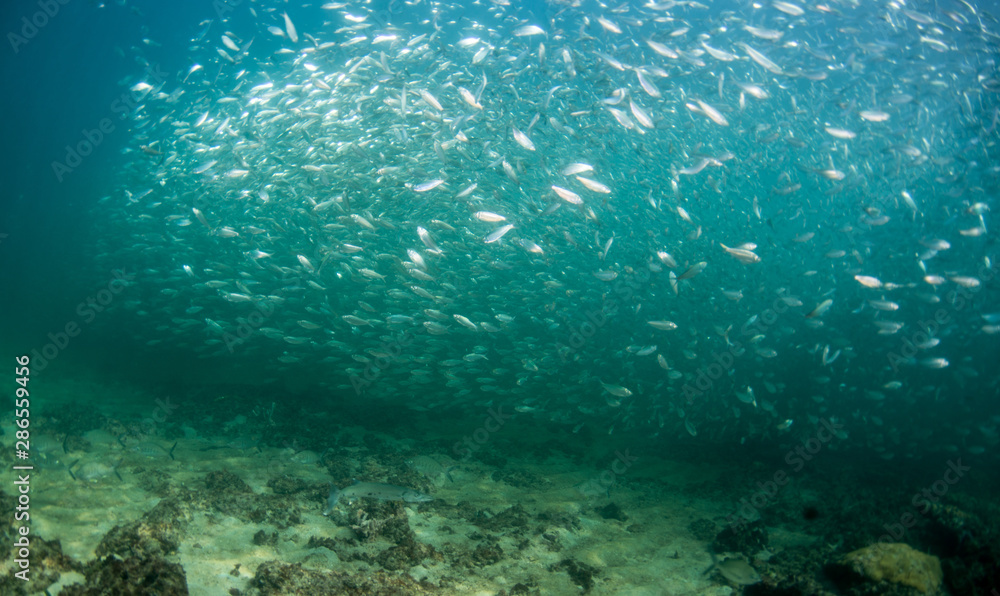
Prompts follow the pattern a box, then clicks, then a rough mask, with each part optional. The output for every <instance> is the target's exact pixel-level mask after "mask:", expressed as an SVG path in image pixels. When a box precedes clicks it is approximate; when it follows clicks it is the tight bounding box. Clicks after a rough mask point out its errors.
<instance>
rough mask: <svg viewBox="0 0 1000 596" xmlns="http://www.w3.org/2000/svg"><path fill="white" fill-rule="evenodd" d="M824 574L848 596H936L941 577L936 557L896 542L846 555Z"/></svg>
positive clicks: (876, 545) (875, 545)
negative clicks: (906, 595)
mask: <svg viewBox="0 0 1000 596" xmlns="http://www.w3.org/2000/svg"><path fill="white" fill-rule="evenodd" d="M826 572H827V575H829V576H830V578H831V579H833V581H834V582H835V583H837V585H838V586H839V587H840V588H841V589H842V590H845V591H847V592H848V593H849V594H868V593H879V594H885V593H892V594H914V595H916V594H938V593H940V590H941V580H942V575H943V574H942V572H941V561H939V560H938V558H937V557H935V556H932V555H928V554H924V553H922V552H920V551H918V550H914V549H913V548H910V546H909V545H907V544H902V543H898V542H896V543H878V544H873V545H872V546H867V547H865V548H862V549H858V550H856V551H853V552H850V553H847V554H846V555H844V556H843V557H841V559H840V560H839V561H838V562H836V563H834V564H832V565H828V566H827V569H826ZM872 584H878V585H877V586H876V585H872ZM873 589H874V591H873Z"/></svg>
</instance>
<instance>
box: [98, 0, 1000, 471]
mask: <svg viewBox="0 0 1000 596" xmlns="http://www.w3.org/2000/svg"><path fill="white" fill-rule="evenodd" d="M276 4H277V3H275V6H268V5H267V3H233V4H232V6H231V7H230V6H228V5H223V6H225V7H226V8H227V9H228V12H227V11H225V10H224V11H220V12H219V14H218V16H217V18H214V19H212V20H209V21H205V22H202V23H200V24H197V23H192V25H191V30H190V32H189V35H190V37H191V43H190V44H189V48H190V49H189V51H190V55H189V56H187V59H188V61H189V63H190V67H189V68H188V69H186V70H183V71H181V72H176V73H172V76H170V77H168V78H167V80H165V81H159V82H152V81H146V80H145V79H144V78H142V74H140V73H139V72H138V70H137V74H136V78H135V79H134V80H131V81H129V82H128V83H127V84H128V86H129V87H130V89H131V90H132V92H133V95H134V96H135V97H137V98H138V100H139V106H138V108H137V109H136V110H135V111H134V113H133V115H132V117H131V118H132V122H131V135H132V146H133V150H131V151H129V152H127V153H126V154H125V155H124V157H123V165H122V167H121V170H120V172H119V173H118V178H117V180H118V185H117V186H116V187H115V188H114V189H113V191H112V192H110V193H107V195H108V196H107V197H105V198H104V199H103V200H102V201H101V202H100V204H99V207H98V208H99V209H100V210H101V218H102V221H104V222H105V225H106V230H107V233H106V234H105V235H104V240H102V243H101V246H100V247H99V249H98V250H99V257H100V260H101V262H102V263H105V264H106V265H107V267H122V266H123V265H128V266H132V267H134V268H135V269H136V271H137V274H136V277H135V281H134V282H133V287H132V293H131V294H129V295H128V296H127V298H126V299H125V300H123V301H122V302H120V303H116V304H115V305H114V308H119V309H122V308H123V309H125V310H126V311H127V316H129V317H133V320H134V324H131V325H129V326H128V329H129V331H128V332H129V333H132V334H133V335H134V336H135V337H137V338H140V339H142V340H143V341H145V342H147V343H149V344H150V347H151V349H154V348H156V347H159V346H167V347H171V348H174V349H182V350H187V351H190V353H191V354H193V355H195V356H197V357H199V358H208V359H216V360H217V361H218V366H220V367H225V366H226V365H227V362H232V360H231V359H234V358H235V359H241V360H242V361H250V362H253V363H254V366H255V367H257V368H258V369H259V370H261V371H264V372H265V373H266V374H269V375H271V376H273V377H281V376H286V375H296V374H300V373H302V372H303V371H308V374H309V375H310V378H319V379H321V382H320V384H319V386H318V387H316V391H317V392H318V393H319V394H321V395H323V396H329V398H331V399H364V400H372V401H373V403H380V404H404V405H405V406H406V407H408V408H412V409H415V410H419V411H434V410H435V409H439V408H461V409H465V410H467V411H468V412H470V413H477V412H485V411H486V410H487V408H491V407H492V408H495V407H501V408H503V409H505V411H507V412H510V413H511V414H515V413H516V415H518V416H536V417H540V418H542V419H544V420H547V421H551V422H554V423H557V424H563V425H565V426H566V428H567V429H571V430H573V431H574V432H578V431H580V430H581V429H582V428H585V427H586V428H588V429H590V430H591V431H597V432H601V433H613V432H619V431H626V430H632V431H634V432H639V433H644V434H645V435H646V436H663V437H669V438H671V439H676V438H683V439H684V440H690V439H691V438H694V437H697V438H698V439H697V440H706V438H707V439H708V440H728V441H747V440H760V439H767V438H774V437H780V436H782V435H783V434H784V433H802V434H803V436H806V435H808V434H809V433H811V432H814V430H815V429H816V428H817V427H818V426H819V425H820V424H821V421H823V420H826V421H833V422H835V423H836V424H837V425H838V426H837V428H840V429H842V430H839V431H838V432H839V433H840V434H839V435H838V437H839V438H841V439H849V441H850V444H852V445H860V446H864V447H865V448H868V449H872V450H874V451H876V452H878V453H879V454H880V455H881V456H882V457H885V458H892V457H897V456H905V455H906V454H908V453H912V452H913V451H915V450H919V449H928V448H931V449H940V450H943V451H951V452H961V453H971V454H982V453H984V452H986V451H989V450H991V449H993V448H994V447H996V446H997V444H998V443H1000V434H998V424H1000V414H998V410H997V403H1000V402H998V400H997V395H998V393H1000V373H998V369H997V367H996V363H997V362H1000V285H998V281H997V274H998V273H1000V271H998V264H997V263H998V259H1000V254H998V244H997V235H996V225H995V223H994V222H992V221H991V220H992V216H993V214H994V213H995V212H996V211H997V209H998V208H1000V205H998V204H997V196H998V188H1000V184H998V182H1000V151H998V143H997V141H998V138H1000V129H998V124H1000V102H998V92H1000V69H998V65H997V61H996V52H995V48H996V47H997V44H998V43H1000V37H998V35H1000V24H998V22H997V21H996V19H995V17H994V16H992V15H989V14H987V13H986V12H984V11H982V10H980V9H979V8H977V7H976V6H975V5H974V4H972V3H971V2H967V1H966V0H955V1H949V2H944V3H934V4H932V3H927V2H902V1H898V0H893V1H881V0H880V1H876V2H861V3H858V2H848V1H838V0H829V1H825V2H819V3H804V2H803V3H793V2H770V1H767V0H764V1H763V2H760V3H754V4H747V3H739V4H731V5H730V4H718V3H713V2H708V1H707V0H706V1H705V2H704V3H703V2H697V1H691V2H681V1H672V0H664V1H657V0H649V1H646V2H639V1H633V2H623V3H617V4H614V5H604V4H599V3H592V2H575V1H565V2H551V3H549V4H548V5H546V6H545V9H544V11H543V13H539V12H537V11H535V12H532V11H530V10H529V9H527V8H520V7H519V5H518V3H516V2H507V1H505V0H493V1H491V2H484V3H477V4H475V8H476V9H477V11H476V12H475V13H473V11H472V10H471V9H469V10H467V9H466V7H463V6H462V5H461V4H459V3H453V2H452V3H449V2H438V1H431V2H427V1H425V2H405V3H392V5H391V6H396V7H397V10H395V11H394V12H384V11H383V12H377V11H376V10H374V9H373V8H371V7H370V5H368V4H367V3H362V2H354V1H345V2H331V3H328V4H324V5H322V6H313V7H311V8H309V7H303V8H299V9H296V8H295V7H292V6H290V5H289V6H287V7H286V6H285V5H282V7H278V6H277V5H276ZM237 17H238V18H237ZM139 59H140V61H142V57H141V56H139ZM945 404H947V407H944V405H945ZM942 411H943V412H946V413H945V414H942V413H941V412H942ZM901 421H905V424H903V422H901Z"/></svg>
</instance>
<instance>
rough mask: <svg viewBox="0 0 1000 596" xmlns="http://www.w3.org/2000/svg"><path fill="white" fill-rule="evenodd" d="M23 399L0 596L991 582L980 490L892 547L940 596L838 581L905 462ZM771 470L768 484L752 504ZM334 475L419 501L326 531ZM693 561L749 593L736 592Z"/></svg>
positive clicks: (60, 392) (370, 416)
mask: <svg viewBox="0 0 1000 596" xmlns="http://www.w3.org/2000/svg"><path fill="white" fill-rule="evenodd" d="M35 390H36V391H38V392H40V391H43V390H44V392H45V394H46V395H47V397H46V407H44V408H41V409H42V411H41V412H39V415H38V417H37V418H35V419H33V422H32V432H33V437H34V440H35V445H37V449H36V451H35V453H34V454H33V463H34V464H35V467H36V470H35V471H34V472H33V473H32V484H31V493H30V494H31V510H30V512H31V521H30V524H31V532H32V534H31V538H32V558H31V578H32V581H30V582H27V583H26V582H22V581H21V580H18V579H15V578H14V577H13V576H12V575H11V574H12V573H13V571H14V570H15V569H14V567H13V564H12V563H11V560H10V559H11V555H10V553H5V559H6V561H5V563H4V568H3V570H2V574H3V576H4V577H3V579H2V581H0V593H3V594H50V595H52V596H55V595H56V594H66V595H74V594H100V593H115V594H126V593H132V594H183V593H190V594H233V595H236V594H242V595H263V594H352V595H353V594H359V595H360V594H443V595H448V594H470V595H483V596H486V595H489V596H496V595H516V594H539V595H548V594H556V595H561V594H567V595H569V594H622V595H630V596H646V595H678V596H681V595H695V594H698V595H726V594H739V593H745V594H862V593H892V594H937V593H940V594H948V593H953V594H959V593H979V592H977V590H979V589H980V588H981V587H982V586H988V585H989V582H991V581H996V577H997V575H996V574H997V573H998V572H997V570H996V569H997V568H996V565H995V559H992V558H991V557H994V556H995V555H996V553H998V552H1000V549H997V543H998V541H997V531H996V529H995V527H993V526H991V525H989V524H987V523H985V522H983V521H981V520H984V519H995V515H996V513H997V511H996V510H997V505H995V504H994V503H992V502H991V501H990V499H989V496H988V490H989V489H990V487H989V486H986V485H984V482H995V481H996V480H995V479H993V478H990V479H988V480H985V479H984V478H983V476H986V475H985V474H980V475H979V476H978V479H977V477H976V476H974V475H971V474H970V475H969V477H968V478H966V479H965V480H964V484H962V485H960V486H959V487H957V488H955V489H954V490H952V491H951V492H949V493H948V494H947V495H945V496H944V497H943V498H941V499H940V501H939V503H936V504H934V508H933V510H932V511H930V512H929V513H927V514H925V515H920V516H918V523H917V525H915V526H914V527H913V528H910V529H907V530H905V535H902V536H901V537H899V538H898V539H896V538H893V540H892V541H893V542H903V543H908V544H910V545H911V546H913V547H914V549H916V550H915V551H914V552H917V551H921V552H924V553H928V552H929V553H931V554H933V555H936V556H937V557H939V558H940V560H941V561H942V564H943V569H944V572H943V573H944V581H943V583H940V585H936V586H935V587H933V589H931V590H930V591H923V590H922V589H917V588H915V587H914V585H915V584H907V583H906V582H905V581H903V582H902V583H899V582H900V581H902V580H898V578H897V580H895V581H897V583H892V578H889V580H886V579H885V578H883V579H882V580H881V584H879V583H875V584H872V583H871V581H872V580H871V579H869V580H866V581H867V583H863V582H862V583H858V582H857V581H855V582H853V583H852V581H851V580H850V579H845V573H841V574H838V573H837V569H838V565H840V566H841V567H843V565H844V563H843V557H844V556H845V555H846V553H848V552H850V551H855V550H857V549H861V548H864V547H866V546H870V545H872V544H876V543H877V542H878V541H879V536H880V535H881V534H884V533H885V531H886V530H885V529H884V528H885V527H886V525H889V526H891V525H892V524H893V523H894V522H896V521H897V520H898V519H899V518H900V515H901V514H902V513H905V512H906V511H909V506H910V501H911V496H912V494H913V493H914V492H915V490H919V484H918V485H914V484H912V479H909V478H907V477H906V474H907V473H906V467H907V464H906V463H905V462H894V463H892V464H891V465H890V464H887V462H884V461H881V460H878V461H875V462H869V463H868V464H866V465H867V466H868V467H859V466H858V465H857V460H855V466H854V468H848V467H845V466H844V465H843V455H842V454H841V453H840V452H838V451H837V450H835V449H833V448H829V449H827V450H826V451H825V452H820V453H817V454H816V456H815V457H814V458H813V459H811V460H810V461H809V462H808V463H807V464H806V465H805V466H804V467H803V468H802V469H801V470H799V471H795V470H793V469H791V468H789V466H788V465H787V463H786V462H783V461H782V460H783V459H784V456H785V454H786V451H782V450H780V449H779V448H777V447H774V446H770V447H769V448H766V449H765V448H759V449H757V452H756V453H755V454H753V455H749V452H750V451H751V449H750V448H747V449H745V450H742V451H741V449H739V448H734V447H733V446H727V447H725V448H720V447H719V446H712V445H711V444H710V443H709V442H708V441H702V442H698V441H696V440H694V439H692V440H690V441H677V440H662V439H660V440H656V439H651V440H648V441H643V442H639V441H636V439H635V436H634V435H633V436H631V438H627V437H624V436H623V437H622V438H621V439H618V440H615V438H614V436H611V437H609V436H607V435H606V433H602V434H591V432H590V430H589V429H586V428H584V429H582V430H581V431H579V432H577V433H573V432H572V427H570V426H566V425H558V424H553V423H549V422H545V421H542V420H540V419H539V418H538V417H536V416H533V415H531V414H516V415H513V416H511V417H510V418H508V419H504V422H503V424H502V425H500V424H494V425H489V424H484V421H485V420H487V419H488V418H489V416H490V413H489V412H488V410H487V409H484V411H483V416H481V417H479V419H478V420H475V419H472V420H470V419H468V418H467V417H465V416H464V415H463V417H462V418H457V417H456V418H454V419H450V415H449V414H448V413H447V412H445V413H440V412H430V411H427V412H419V411H412V410H408V409H405V408H397V409H395V410H393V409H388V408H389V407H388V406H385V408H387V409H382V410H380V409H379V408H380V406H379V405H378V404H372V403H368V404H362V405H358V406H355V407H343V406H341V407H336V408H332V407H324V405H325V404H324V402H323V401H322V400H315V399H309V397H308V396H305V395H299V396H294V395H281V396H278V395H275V394H274V393H273V392H269V391H264V390H260V391H257V392H256V393H254V394H247V392H246V391H245V390H243V392H242V393H241V392H240V391H241V390H240V388H238V387H211V388H205V389H200V390H198V391H197V392H195V393H191V392H188V393H183V392H176V391H175V392H170V391H165V390H162V389H161V390H157V391H156V392H155V393H147V391H148V389H145V388H137V387H133V386H126V385H113V384H112V385H109V384H102V383H101V382H100V381H97V380H79V379H75V380H68V379H61V380H53V381H46V380H42V381H36V387H35ZM158 400H159V401H158ZM157 404H159V405H160V406H165V409H163V408H161V411H160V412H159V413H157V415H156V418H157V420H153V415H152V412H153V411H154V410H155V408H156V407H157ZM247 404H250V405H247ZM272 404H274V405H273V406H272ZM161 414H162V415H161ZM501 414H504V415H505V414H506V413H505V412H501ZM511 414H514V413H513V412H511ZM480 426H483V427H484V428H485V427H490V428H489V430H484V431H482V432H479V433H477V432H476V431H477V429H479V427H480ZM3 430H4V435H3V439H4V443H5V447H6V448H5V449H4V450H3V453H4V454H5V455H4V457H5V458H8V459H11V461H7V462H5V463H6V464H7V465H15V462H14V461H13V460H12V458H11V456H10V455H9V454H11V453H13V449H12V443H13V430H14V429H13V428H12V427H5V428H4V429H3ZM465 437H470V439H471V441H465V440H464V439H465ZM629 441H632V443H631V444H629ZM469 445H472V446H474V451H473V450H472V449H469V450H468V451H464V449H467V448H468V447H467V446H469ZM171 449H172V451H171ZM768 452H770V456H766V457H765V456H761V454H765V453H768ZM876 459H877V458H876ZM824 460H825V461H824ZM838 460H839V461H838ZM835 469H836V470H840V471H839V472H837V473H832V472H831V470H835ZM779 470H784V471H785V472H786V473H787V475H788V482H787V483H784V484H783V485H782V486H780V487H779V488H778V489H777V490H776V491H774V492H773V494H772V493H769V492H767V491H768V490H769V488H770V485H769V484H768V481H769V480H770V479H771V478H773V477H774V473H775V472H776V471H779ZM888 470H892V471H891V472H890V471H888ZM353 479H358V480H364V481H372V482H385V483H390V484H395V485H399V486H407V487H411V488H414V489H416V490H419V491H421V492H424V493H427V494H430V495H432V496H433V497H434V500H433V501H431V502H428V503H403V502H378V501H374V500H369V499H361V500H358V501H356V502H353V503H340V504H339V505H338V507H337V508H336V509H335V510H334V511H333V512H332V513H331V514H330V515H329V516H324V515H323V514H322V512H323V509H324V505H325V502H326V497H327V495H328V492H329V483H330V482H333V483H334V484H336V485H337V486H340V487H344V486H347V485H349V484H350V483H351V482H352V480H353ZM897 480H898V482H897ZM914 486H916V487H917V488H916V489H914ZM959 488H960V489H961V490H959ZM4 490H5V491H8V490H9V489H7V488H6V487H5V488H4ZM975 495H983V497H982V498H980V497H977V496H975ZM3 499H4V501H5V503H6V504H7V505H8V506H5V508H6V509H8V510H12V508H13V497H12V496H11V494H10V492H5V494H4V495H3ZM751 501H752V502H753V503H755V504H758V505H759V507H755V506H748V504H749V503H751ZM754 517H756V519H751V518H754ZM8 532H10V528H8ZM710 552H716V553H719V555H718V556H719V558H720V560H721V561H726V560H730V561H732V560H741V561H742V562H740V563H738V564H735V563H734V565H736V566H737V567H739V566H742V567H741V568H744V569H745V566H744V565H743V562H745V563H746V564H749V565H750V566H751V567H752V570H751V571H750V573H755V574H759V576H758V577H755V578H754V579H759V581H753V582H751V583H740V581H739V578H737V581H733V578H731V577H727V575H731V574H726V573H723V572H722V571H721V570H720V569H719V568H714V567H713V563H712V556H711V555H710ZM838 562H839V563H838ZM991 565H992V568H991ZM990 574H993V575H992V576H991V575H990ZM846 575H850V574H849V573H846ZM938 580H939V582H940V578H938ZM859 581H860V580H859ZM961 582H965V584H962V583H961ZM976 582H978V584H977V583H976ZM879 586H881V588H879ZM966 588H968V589H969V590H970V591H967V592H966V591H963V590H965V589H966ZM866 590H867V591H866ZM871 590H875V591H871ZM981 593H988V592H985V591H983V592H981Z"/></svg>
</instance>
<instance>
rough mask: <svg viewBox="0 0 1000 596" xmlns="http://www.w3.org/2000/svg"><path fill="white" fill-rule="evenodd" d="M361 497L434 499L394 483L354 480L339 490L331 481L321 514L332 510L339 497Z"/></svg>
mask: <svg viewBox="0 0 1000 596" xmlns="http://www.w3.org/2000/svg"><path fill="white" fill-rule="evenodd" d="M362 498H369V499H375V500H377V501H403V502H406V503H426V502H428V501H433V500H434V497H431V496H429V495H425V494H424V493H422V492H419V491H415V490H413V489H412V488H406V487H405V486H396V485H394V484H381V483H378V482H358V481H355V482H354V484H352V485H351V486H348V487H347V488H345V489H343V490H341V489H338V488H337V487H336V486H335V485H334V484H333V483H332V482H331V483H330V496H329V497H327V499H326V509H324V510H323V515H330V512H331V511H333V510H334V508H335V507H336V506H337V503H339V502H340V500H341V499H346V500H347V502H351V501H354V500H355V499H362Z"/></svg>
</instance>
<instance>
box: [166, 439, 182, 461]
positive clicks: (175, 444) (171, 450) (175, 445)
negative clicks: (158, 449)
mask: <svg viewBox="0 0 1000 596" xmlns="http://www.w3.org/2000/svg"><path fill="white" fill-rule="evenodd" d="M179 442H180V441H174V446H173V447H171V448H170V451H169V452H168V453H167V455H169V456H170V459H174V449H177V443H179Z"/></svg>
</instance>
